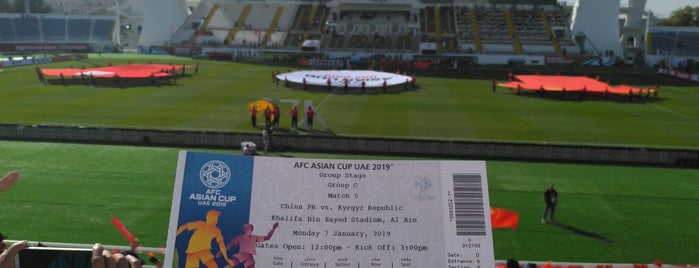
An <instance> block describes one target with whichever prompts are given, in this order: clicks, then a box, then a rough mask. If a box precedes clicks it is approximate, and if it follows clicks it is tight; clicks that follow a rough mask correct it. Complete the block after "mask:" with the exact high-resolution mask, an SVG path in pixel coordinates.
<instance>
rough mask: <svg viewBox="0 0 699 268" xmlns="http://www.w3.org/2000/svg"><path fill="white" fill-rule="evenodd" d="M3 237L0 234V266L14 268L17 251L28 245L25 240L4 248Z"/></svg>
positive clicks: (0, 267) (1, 267)
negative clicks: (0, 251)
mask: <svg viewBox="0 0 699 268" xmlns="http://www.w3.org/2000/svg"><path fill="white" fill-rule="evenodd" d="M4 239H5V237H4V236H2V234H0V245H1V247H2V249H1V250H2V253H0V268H15V259H16V257H17V254H19V251H20V250H22V249H24V248H26V247H27V246H29V242H27V241H26V240H23V241H20V242H17V243H14V244H12V245H10V247H9V248H5V243H4V241H3V240H4Z"/></svg>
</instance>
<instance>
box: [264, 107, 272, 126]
mask: <svg viewBox="0 0 699 268" xmlns="http://www.w3.org/2000/svg"><path fill="white" fill-rule="evenodd" d="M264 114H265V127H270V126H272V110H270V109H269V107H267V108H265V110H264Z"/></svg>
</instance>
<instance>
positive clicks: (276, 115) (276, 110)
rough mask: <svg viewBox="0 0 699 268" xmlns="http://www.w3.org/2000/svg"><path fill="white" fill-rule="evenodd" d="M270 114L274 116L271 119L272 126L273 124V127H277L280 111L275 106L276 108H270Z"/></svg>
mask: <svg viewBox="0 0 699 268" xmlns="http://www.w3.org/2000/svg"><path fill="white" fill-rule="evenodd" d="M272 115H273V116H274V119H273V122H274V123H273V126H274V127H279V119H280V117H281V112H280V111H279V109H278V108H277V109H274V110H272Z"/></svg>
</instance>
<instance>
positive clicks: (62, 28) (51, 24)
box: [41, 18, 67, 42]
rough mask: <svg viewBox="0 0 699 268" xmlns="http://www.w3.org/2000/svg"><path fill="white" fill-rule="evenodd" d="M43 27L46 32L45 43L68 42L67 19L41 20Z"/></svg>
mask: <svg viewBox="0 0 699 268" xmlns="http://www.w3.org/2000/svg"><path fill="white" fill-rule="evenodd" d="M41 25H42V30H43V32H44V41H50V42H54V41H56V42H58V41H64V42H65V41H67V39H66V19H65V18H44V19H42V20H41Z"/></svg>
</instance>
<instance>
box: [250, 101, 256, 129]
mask: <svg viewBox="0 0 699 268" xmlns="http://www.w3.org/2000/svg"><path fill="white" fill-rule="evenodd" d="M250 121H251V122H252V127H257V108H255V105H253V106H250Z"/></svg>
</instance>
